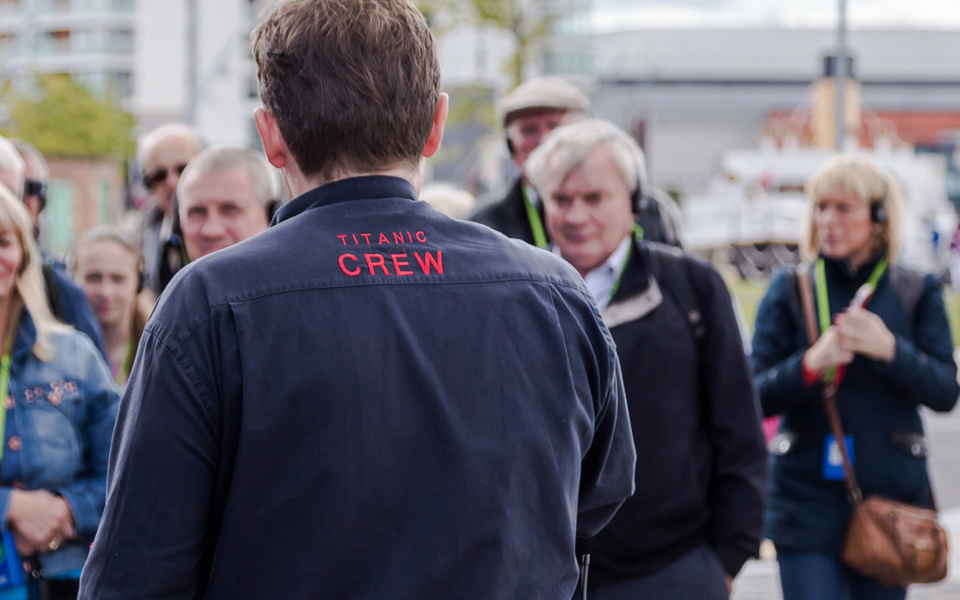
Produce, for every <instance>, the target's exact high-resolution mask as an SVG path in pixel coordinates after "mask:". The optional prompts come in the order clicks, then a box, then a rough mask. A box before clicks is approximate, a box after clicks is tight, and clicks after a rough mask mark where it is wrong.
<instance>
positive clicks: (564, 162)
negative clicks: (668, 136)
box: [524, 119, 647, 193]
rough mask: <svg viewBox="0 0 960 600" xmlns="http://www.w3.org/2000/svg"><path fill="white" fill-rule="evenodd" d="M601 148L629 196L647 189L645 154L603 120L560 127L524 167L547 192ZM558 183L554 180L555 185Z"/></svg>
mask: <svg viewBox="0 0 960 600" xmlns="http://www.w3.org/2000/svg"><path fill="white" fill-rule="evenodd" d="M601 146H605V147H606V148H608V149H609V150H610V154H611V155H612V156H613V161H614V163H615V164H616V167H617V170H618V171H620V175H622V176H623V181H624V183H626V184H627V188H629V190H630V192H631V193H633V192H635V191H637V188H638V186H639V188H640V189H641V190H643V189H645V188H646V187H647V169H646V166H645V159H644V156H643V150H641V149H640V146H639V145H638V144H637V142H636V141H634V139H633V138H632V137H630V136H629V135H627V134H626V133H625V132H624V131H623V130H622V129H620V128H619V127H617V126H616V125H614V124H613V123H610V122H609V121H603V120H600V119H588V120H586V121H578V122H576V123H570V124H568V125H562V126H560V127H557V128H556V129H554V130H553V131H551V132H550V133H548V134H547V135H546V136H545V137H544V139H543V142H542V143H541V144H540V146H538V147H537V149H536V150H534V151H533V153H531V154H530V157H529V158H528V159H527V162H526V164H525V165H524V171H525V172H526V175H527V178H528V179H529V180H530V183H532V184H533V187H535V188H537V189H538V190H540V191H543V190H544V189H546V187H547V185H549V183H550V181H551V179H552V178H558V179H559V180H562V179H563V178H564V177H566V176H567V174H569V173H570V171H572V170H573V169H574V168H576V166H577V165H579V164H580V163H582V162H583V161H585V160H586V159H587V158H589V157H590V155H591V154H593V152H594V151H595V150H596V149H597V148H600V147H601ZM556 180H557V179H554V181H556Z"/></svg>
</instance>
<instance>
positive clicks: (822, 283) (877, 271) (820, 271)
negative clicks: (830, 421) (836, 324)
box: [814, 256, 888, 383]
mask: <svg viewBox="0 0 960 600" xmlns="http://www.w3.org/2000/svg"><path fill="white" fill-rule="evenodd" d="M887 263H888V260H887V257H886V256H884V257H883V258H881V259H880V262H878V263H877V266H876V267H874V268H873V273H870V277H869V278H868V279H867V283H869V284H870V285H871V286H872V287H873V289H874V290H876V289H877V282H878V281H880V277H882V276H883V273H884V271H886V270H887ZM814 276H815V277H816V279H817V313H818V314H819V317H820V333H823V332H824V331H826V330H827V329H828V328H829V327H830V300H829V297H828V296H827V273H826V270H825V268H824V262H823V258H818V259H817V262H816V263H815V264H814ZM836 374H837V369H836V368H833V369H830V370H828V371H827V372H826V380H827V382H828V383H829V382H832V381H833V378H834V377H835V376H836Z"/></svg>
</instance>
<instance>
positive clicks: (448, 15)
mask: <svg viewBox="0 0 960 600" xmlns="http://www.w3.org/2000/svg"><path fill="white" fill-rule="evenodd" d="M417 6H418V8H419V9H420V11H421V12H423V14H424V16H426V17H427V21H428V22H429V23H430V26H431V28H433V29H434V31H435V32H436V33H437V34H438V35H440V34H442V32H443V31H444V30H445V29H447V28H449V27H450V26H451V25H457V24H464V25H493V26H494V27H497V28H498V29H502V30H504V31H507V32H509V33H510V34H511V35H512V37H513V40H514V52H513V54H512V55H511V57H510V59H509V61H508V63H507V65H506V71H507V74H508V75H509V76H510V79H511V87H515V86H517V85H520V83H521V82H523V80H524V68H525V67H526V64H527V63H528V62H529V60H530V53H531V52H532V51H533V49H534V48H535V46H536V44H537V42H539V41H540V40H542V39H543V38H544V37H546V35H547V33H548V32H549V27H548V22H547V18H546V17H545V16H544V15H543V14H541V12H540V11H539V10H538V9H537V6H538V2H537V0H469V1H468V2H464V1H463V0H418V2H417Z"/></svg>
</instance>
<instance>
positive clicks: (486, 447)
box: [80, 177, 636, 600]
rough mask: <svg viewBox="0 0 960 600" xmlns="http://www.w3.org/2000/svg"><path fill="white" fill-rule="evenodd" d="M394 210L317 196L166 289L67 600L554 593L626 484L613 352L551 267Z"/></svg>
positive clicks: (357, 599) (396, 193)
mask: <svg viewBox="0 0 960 600" xmlns="http://www.w3.org/2000/svg"><path fill="white" fill-rule="evenodd" d="M415 198H416V195H415V192H414V189H413V187H412V186H411V185H410V184H408V183H407V182H405V181H403V180H401V179H396V178H391V177H361V178H354V179H347V180H343V181H338V182H335V183H332V184H329V185H326V186H323V187H321V188H317V189H315V190H313V191H310V192H308V193H306V194H304V195H302V196H300V197H299V198H297V199H295V200H293V201H291V202H290V203H288V204H287V205H285V206H284V207H283V208H281V209H280V211H279V213H278V214H277V216H276V217H275V219H274V222H275V223H274V226H272V227H271V228H270V229H268V230H267V231H265V232H263V233H261V234H259V235H257V236H254V237H253V238H251V239H250V240H247V241H246V242H243V243H240V244H237V245H235V246H232V247H231V248H228V249H225V250H221V251H219V252H216V253H214V254H212V255H210V256H208V257H205V258H203V259H200V260H198V261H195V262H194V263H191V264H190V265H189V266H188V267H186V268H184V269H183V270H182V271H181V272H180V273H178V275H177V276H176V277H175V278H174V281H173V282H172V283H171V285H170V287H169V288H168V289H167V290H166V292H165V293H164V295H163V297H162V298H161V300H160V303H159V305H158V307H157V309H156V311H155V312H154V315H153V316H152V317H151V319H150V322H149V324H148V326H147V328H146V331H145V333H144V337H143V341H142V342H141V345H140V348H139V351H138V354H137V358H136V361H135V363H134V364H135V368H134V370H133V373H132V374H131V377H130V380H129V382H128V384H127V388H126V392H125V395H124V398H123V400H122V406H121V410H120V415H119V418H118V422H117V428H116V433H115V437H114V440H113V447H112V451H111V452H112V455H111V460H110V474H109V477H108V499H107V505H106V509H105V511H104V516H103V520H102V522H101V528H100V531H99V532H98V534H97V540H96V543H95V544H94V546H93V550H92V552H91V555H90V559H89V561H88V562H87V565H86V567H85V568H84V574H83V582H82V590H81V593H80V597H81V598H85V599H88V600H90V599H93V598H96V599H98V600H108V599H115V598H131V599H132V598H183V599H187V598H200V597H202V598H210V599H228V598H229V599H231V600H233V599H236V598H244V599H248V600H253V599H264V600H267V599H270V600H273V599H276V598H298V599H311V598H316V599H320V598H322V599H324V600H336V599H351V600H363V599H369V600H382V599H384V598H391V599H397V600H402V599H425V598H457V599H468V600H469V599H477V600H480V599H483V600H490V599H516V600H521V599H523V600H529V599H537V598H543V599H558V600H559V599H563V600H569V598H570V597H571V595H572V594H573V591H574V589H575V587H576V583H577V575H578V569H577V562H576V557H575V553H574V539H575V536H576V535H592V534H594V533H596V532H597V531H599V529H600V528H601V527H602V526H603V525H605V524H606V523H607V522H608V521H609V519H610V518H611V517H612V515H613V513H614V512H615V511H616V509H617V508H618V507H619V506H620V504H621V503H622V501H623V500H624V498H626V497H627V496H629V495H630V493H631V492H632V489H633V469H634V464H635V460H636V455H635V452H634V447H633V441H632V436H631V433H630V426H629V418H628V416H627V409H626V404H625V398H624V395H623V390H622V382H621V377H620V371H619V367H618V362H617V358H616V353H615V350H614V345H613V343H612V340H611V339H610V336H609V332H608V331H607V330H606V328H605V327H604V326H603V324H602V322H601V320H600V317H599V314H598V313H597V309H596V305H595V304H594V303H593V301H592V299H591V298H590V297H589V293H588V292H587V290H586V289H585V288H584V286H583V283H582V282H581V281H579V277H578V276H577V274H576V273H575V272H574V271H573V270H572V269H570V268H569V267H568V266H567V265H565V264H563V262H562V261H560V260H558V259H557V258H556V257H554V256H551V255H550V254H549V253H547V252H544V251H541V250H538V249H535V248H531V247H530V246H528V245H526V244H523V243H520V242H517V241H512V240H509V239H508V238H506V237H504V236H502V235H500V234H497V233H494V232H492V231H490V230H489V229H488V228H485V227H480V226H478V225H476V224H474V223H469V222H462V221H454V220H451V219H449V218H447V217H445V216H443V215H441V214H440V213H439V212H437V211H435V210H434V209H433V208H431V207H430V206H429V205H427V204H426V203H422V202H417V201H416V200H415ZM478 365H479V368H478Z"/></svg>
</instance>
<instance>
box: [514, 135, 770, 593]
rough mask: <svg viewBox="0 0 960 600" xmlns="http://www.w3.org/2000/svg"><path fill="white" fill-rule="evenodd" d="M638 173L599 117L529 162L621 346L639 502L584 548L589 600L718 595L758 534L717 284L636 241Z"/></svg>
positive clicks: (681, 259)
mask: <svg viewBox="0 0 960 600" xmlns="http://www.w3.org/2000/svg"><path fill="white" fill-rule="evenodd" d="M643 172H644V169H643V162H642V154H641V153H640V148H639V147H638V146H637V144H636V142H634V141H633V139H631V138H630V137H629V136H628V135H626V134H625V133H624V132H622V131H621V130H619V129H617V128H616V127H615V126H614V125H612V124H610V123H607V122H603V121H583V122H580V123H575V124H571V125H565V126H562V127H560V128H558V129H556V130H555V131H553V132H552V133H551V134H549V135H548V136H547V137H546V138H545V139H544V141H543V143H542V144H541V146H540V147H539V148H537V149H536V150H535V151H534V152H533V154H532V155H531V156H530V159H529V160H528V161H527V174H528V176H529V178H530V180H531V182H532V183H533V185H534V186H535V187H536V188H537V190H538V191H539V192H540V197H541V199H542V200H543V204H544V210H545V218H546V227H547V230H548V232H549V234H550V236H551V238H552V239H553V242H554V244H555V246H554V251H555V252H556V253H557V254H559V255H560V256H561V257H563V258H564V259H566V260H567V261H568V262H569V263H570V264H572V265H573V266H574V267H575V268H576V269H577V271H578V272H579V273H580V275H582V276H583V278H584V280H585V282H586V284H587V288H588V289H589V290H590V292H591V294H592V295H593V297H594V299H595V300H596V301H597V305H598V306H599V308H600V309H601V314H602V316H603V319H604V322H605V323H606V325H607V327H609V329H610V332H611V334H612V335H613V339H614V342H615V343H616V345H617V352H618V354H619V356H620V365H621V369H622V371H623V380H624V387H625V389H626V392H627V404H628V406H629V408H630V420H631V424H632V426H633V432H634V441H635V442H636V445H637V468H636V482H637V491H636V493H635V494H634V496H633V497H632V498H630V499H628V500H627V501H626V502H625V503H624V505H623V506H622V507H621V509H620V511H619V512H618V513H617V515H616V516H615V517H614V519H613V520H612V521H611V522H610V524H609V525H607V527H606V528H605V529H604V530H603V531H601V532H600V533H599V534H598V535H597V536H596V537H594V538H591V539H581V540H578V550H579V552H581V553H584V554H589V555H590V556H591V568H590V577H589V583H590V586H589V587H591V588H592V590H591V592H592V593H593V594H595V595H594V596H593V597H596V598H602V599H613V600H619V599H624V600H626V599H634V598H644V599H646V600H673V599H676V598H684V599H685V600H721V599H726V598H727V597H728V595H729V589H730V588H729V586H730V583H731V582H732V579H733V577H734V576H736V574H737V572H738V571H739V570H740V568H741V566H742V565H743V563H744V561H746V559H747V558H748V557H749V556H755V555H756V554H757V551H758V549H759V545H760V541H761V539H762V537H763V519H762V517H763V503H764V494H765V485H766V449H765V447H764V442H763V436H762V434H761V430H760V413H759V409H758V405H757V400H756V393H755V391H754V388H753V383H752V379H751V377H750V371H749V369H748V367H747V362H746V358H745V357H744V353H743V349H742V346H741V341H740V334H739V329H738V327H737V322H736V319H735V317H734V312H733V310H732V305H731V300H730V296H729V294H728V292H727V289H726V286H725V285H724V283H723V280H722V279H721V278H720V276H719V275H718V274H717V272H716V271H715V270H714V269H713V268H712V267H710V266H709V265H708V264H706V263H703V262H701V261H699V260H695V259H693V258H691V257H689V256H686V255H684V254H682V253H681V252H680V251H678V250H676V249H673V248H669V247H667V246H663V245H660V244H654V243H650V242H645V241H642V240H641V239H640V238H639V236H638V235H637V234H636V231H635V230H636V226H635V224H634V216H635V213H636V211H637V208H638V206H639V199H640V198H642V192H643V190H642V189H641V188H642V182H643V181H644V177H643Z"/></svg>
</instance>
